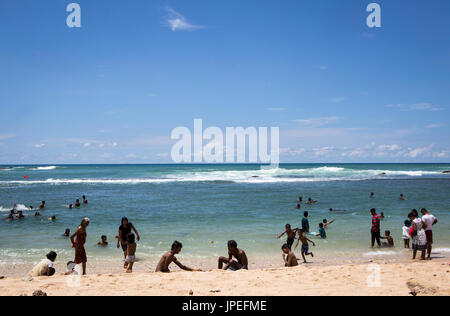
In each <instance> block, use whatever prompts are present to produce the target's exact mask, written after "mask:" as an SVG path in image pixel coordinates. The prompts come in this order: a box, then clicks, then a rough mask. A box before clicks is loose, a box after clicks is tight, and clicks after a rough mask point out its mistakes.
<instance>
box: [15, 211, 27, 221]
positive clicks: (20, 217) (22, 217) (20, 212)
mask: <svg viewBox="0 0 450 316" xmlns="http://www.w3.org/2000/svg"><path fill="white" fill-rule="evenodd" d="M17 218H18V219H24V218H25V216H24V215H23V212H22V211H18V212H17Z"/></svg>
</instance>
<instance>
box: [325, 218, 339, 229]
mask: <svg viewBox="0 0 450 316" xmlns="http://www.w3.org/2000/svg"><path fill="white" fill-rule="evenodd" d="M335 221H336V218H335V219H333V220H332V221H331V222H328V221H327V219H326V218H324V219H323V221H322V223H323V228H328V226H329V225H331V224H333V223H334V222H335Z"/></svg>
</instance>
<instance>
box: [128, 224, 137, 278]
mask: <svg viewBox="0 0 450 316" xmlns="http://www.w3.org/2000/svg"><path fill="white" fill-rule="evenodd" d="M135 262H136V242H135V236H134V234H133V233H129V234H128V236H127V257H126V258H125V268H126V269H127V273H131V272H133V265H134V263H135Z"/></svg>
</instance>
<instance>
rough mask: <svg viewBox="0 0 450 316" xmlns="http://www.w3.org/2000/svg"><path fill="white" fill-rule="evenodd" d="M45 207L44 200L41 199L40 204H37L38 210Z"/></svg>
mask: <svg viewBox="0 0 450 316" xmlns="http://www.w3.org/2000/svg"><path fill="white" fill-rule="evenodd" d="M44 208H45V201H42V203H41V205H39V207H38V210H43V209H44Z"/></svg>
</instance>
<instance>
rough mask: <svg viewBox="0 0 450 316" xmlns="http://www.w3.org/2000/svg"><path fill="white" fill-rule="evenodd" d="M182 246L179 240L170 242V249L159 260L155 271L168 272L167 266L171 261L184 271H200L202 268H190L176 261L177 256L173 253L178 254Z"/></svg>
mask: <svg viewBox="0 0 450 316" xmlns="http://www.w3.org/2000/svg"><path fill="white" fill-rule="evenodd" d="M182 248H183V244H182V243H180V242H179V241H174V243H173V244H172V249H171V250H170V251H168V252H166V253H165V254H164V255H163V256H162V258H161V260H159V263H158V265H157V266H156V271H155V272H163V273H170V270H169V266H170V264H171V263H172V262H173V263H175V264H176V265H177V266H179V267H180V268H181V269H182V270H185V271H197V272H200V271H202V270H199V269H192V268H189V267H187V266H185V265H183V264H182V263H181V262H179V261H178V259H177V257H175V255H177V254H179V253H180V252H181V249H182Z"/></svg>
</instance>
